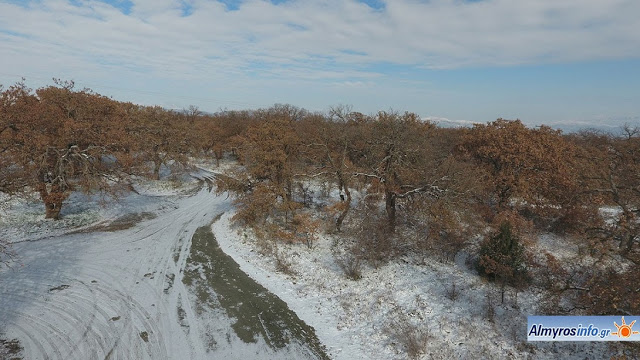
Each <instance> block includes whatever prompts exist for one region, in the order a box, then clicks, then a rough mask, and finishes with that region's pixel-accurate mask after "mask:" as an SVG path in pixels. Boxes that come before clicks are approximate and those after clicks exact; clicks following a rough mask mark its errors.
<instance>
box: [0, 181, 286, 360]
mask: <svg viewBox="0 0 640 360" xmlns="http://www.w3.org/2000/svg"><path fill="white" fill-rule="evenodd" d="M167 203H168V204H169V206H168V210H166V209H165V210H166V211H164V212H161V213H160V214H158V216H157V217H155V218H153V219H150V220H145V221H142V222H141V223H139V224H137V225H135V226H133V227H131V228H129V229H124V230H118V231H110V232H106V231H92V232H81V233H75V234H67V235H63V236H56V237H49V238H44V239H40V240H37V241H24V242H20V243H17V244H14V249H15V250H16V252H17V253H18V254H19V256H20V258H19V264H14V265H13V267H12V268H10V269H6V268H5V269H0V335H2V337H4V338H5V339H18V340H19V341H20V345H21V346H22V347H23V348H24V350H23V353H22V356H24V358H25V359H205V358H219V357H226V358H246V357H247V355H250V357H252V358H254V357H261V358H262V357H271V356H270V355H273V354H274V350H272V349H270V348H269V347H268V346H266V345H265V343H264V341H261V340H260V339H256V341H255V343H253V344H246V343H245V342H243V341H240V340H239V339H238V337H237V336H235V334H234V333H233V331H232V330H231V324H232V322H233V319H230V318H228V317H227V316H223V315H224V312H221V311H211V310H208V312H207V311H204V310H206V309H204V310H203V309H196V305H195V304H196V295H194V289H193V288H190V287H186V286H185V284H184V283H183V275H184V269H185V267H186V266H187V260H188V258H189V254H190V247H191V243H192V242H191V239H192V236H193V235H194V233H195V232H196V230H197V229H198V228H200V227H203V226H208V225H209V224H210V223H211V221H212V220H213V219H214V218H215V217H216V215H219V214H221V213H223V212H225V211H227V210H228V209H229V208H230V201H229V200H227V199H225V198H224V197H215V196H214V195H212V194H211V193H210V192H209V191H207V189H206V188H205V187H204V186H203V188H202V189H201V190H200V191H198V192H197V193H193V194H191V195H190V196H179V197H174V198H172V199H169V200H167ZM190 266H193V264H191V265H190ZM196 266H197V265H196ZM213 300H215V299H213ZM203 311H204V312H203ZM211 322H216V326H213V327H212V326H210V325H211V324H210V323H211ZM212 328H215V329H218V331H219V332H223V333H222V334H216V337H217V338H225V339H226V342H225V343H220V342H218V343H217V344H216V346H214V347H212V346H211V344H206V339H210V338H211V334H206V333H204V332H205V331H210V329H212ZM225 332H226V333H225ZM286 354H289V355H291V356H292V357H293V356H294V355H293V353H292V352H291V350H287V353H286ZM286 354H281V355H286Z"/></svg>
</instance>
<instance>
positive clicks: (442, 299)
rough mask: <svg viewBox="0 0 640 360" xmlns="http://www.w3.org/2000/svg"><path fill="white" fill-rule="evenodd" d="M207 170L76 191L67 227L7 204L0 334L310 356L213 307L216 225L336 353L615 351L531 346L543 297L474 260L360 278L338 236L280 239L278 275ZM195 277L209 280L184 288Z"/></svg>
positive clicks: (56, 345) (75, 350)
mask: <svg viewBox="0 0 640 360" xmlns="http://www.w3.org/2000/svg"><path fill="white" fill-rule="evenodd" d="M210 166H211V164H201V166H200V168H201V169H202V168H208V167H210ZM205 176H208V175H207V171H205V170H201V171H200V173H199V174H198V177H200V178H201V181H197V180H193V181H192V182H190V183H187V184H183V185H181V186H175V184H172V183H170V182H160V183H158V182H153V183H144V185H139V186H137V187H136V189H137V191H138V192H139V194H130V195H128V196H126V197H124V198H122V199H120V201H119V202H117V203H115V202H113V203H108V205H107V206H106V207H104V208H100V207H97V206H96V201H97V200H96V199H95V198H94V197H85V196H81V195H74V197H72V198H71V199H69V202H68V204H67V206H66V208H65V209H64V210H63V214H62V215H63V220H61V221H58V222H55V221H45V220H44V218H43V215H42V213H43V208H42V207H41V205H40V204H39V202H38V201H37V199H35V198H34V199H32V201H23V200H17V199H6V198H5V199H0V200H2V201H0V204H2V205H0V236H2V237H3V238H6V239H10V240H11V241H12V242H14V249H15V250H16V252H17V254H18V257H17V259H16V262H15V263H14V264H13V265H12V268H9V269H7V268H3V269H0V340H6V341H11V340H12V339H18V340H19V342H20V346H22V347H23V350H22V353H21V356H22V357H23V358H24V359H107V358H108V359H208V358H229V359H250V358H277V359H282V358H300V357H301V356H306V355H308V354H309V352H308V351H305V350H304V349H303V348H302V347H300V346H291V347H287V348H285V349H283V350H274V349H273V348H271V347H269V346H268V344H267V342H269V339H266V340H265V339H262V338H259V337H258V338H256V340H255V341H254V342H250V343H246V342H245V341H242V339H240V338H239V337H238V336H237V334H236V333H235V332H234V331H232V328H233V326H234V324H237V321H238V319H237V317H238V316H236V318H234V317H233V316H229V314H228V313H225V311H223V310H224V309H223V307H222V306H219V305H220V304H221V302H220V301H219V299H218V300H216V298H215V294H210V295H212V296H211V298H207V299H208V300H207V302H208V303H210V304H213V305H211V306H209V307H207V306H203V305H202V303H203V298H202V296H203V295H202V294H203V293H207V292H208V291H209V290H210V289H208V290H207V291H204V292H203V291H201V289H200V288H198V287H202V286H204V285H206V284H207V281H208V279H207V277H208V276H210V273H211V271H213V270H215V266H214V264H211V263H209V264H207V263H206V262H202V263H200V264H193V263H189V261H190V260H191V257H193V256H194V252H193V251H192V250H193V249H192V242H191V240H192V237H193V235H194V234H195V233H196V232H197V231H198V229H202V227H208V226H211V229H212V231H213V234H214V235H215V238H216V239H217V241H218V243H219V245H220V247H221V248H222V250H223V251H224V252H225V253H227V254H229V255H231V257H232V258H233V259H235V261H236V262H237V263H238V264H240V268H241V269H242V270H243V271H244V272H245V273H247V274H248V275H249V276H250V277H251V278H253V279H255V280H256V281H257V282H258V283H260V284H262V285H263V286H264V287H265V288H267V289H268V290H270V291H271V292H272V293H274V294H276V295H277V296H279V297H280V298H281V299H282V300H284V301H285V302H286V303H287V304H288V306H289V307H290V308H291V309H292V310H293V311H295V313H296V314H297V315H298V316H299V317H300V318H301V319H302V320H303V321H304V322H306V323H307V324H309V325H311V326H312V327H314V328H315V332H316V334H317V335H318V338H319V339H320V340H321V341H322V343H323V344H324V345H325V346H326V348H327V352H328V354H329V356H330V357H331V358H334V359H404V358H406V357H407V352H408V350H410V349H409V348H410V346H411V343H412V341H413V342H414V343H415V342H418V343H420V342H421V341H424V343H425V344H426V347H425V348H426V352H425V353H424V354H423V355H422V358H424V359H432V358H434V359H440V358H447V359H448V358H456V359H468V358H472V357H475V358H514V359H520V358H532V359H539V358H540V359H557V358H576V359H584V358H590V359H591V358H608V357H609V356H608V355H610V354H609V351H610V349H609V348H608V346H607V345H606V344H604V343H564V344H558V343H540V344H536V345H533V344H530V343H527V342H526V336H525V332H526V330H525V329H526V316H527V315H537V314H538V313H537V308H536V306H537V304H538V302H539V301H540V299H541V297H542V296H543V295H542V294H539V293H535V292H532V291H528V292H524V293H520V294H519V295H518V298H517V302H516V300H515V298H514V296H513V294H511V293H509V294H507V300H506V302H505V304H500V295H499V291H498V290H497V289H496V288H495V286H494V285H493V284H490V283H487V282H485V281H483V280H482V279H481V278H479V277H478V276H477V275H476V274H474V273H473V272H472V271H471V270H469V269H468V267H467V266H466V265H465V264H464V260H465V259H464V258H465V256H464V254H460V255H459V256H458V257H457V258H456V261H454V262H453V263H441V262H438V261H435V260H433V259H429V258H414V257H405V258H402V259H400V260H396V261H393V262H391V263H389V264H387V265H384V266H381V267H380V268H378V269H375V268H372V267H367V266H365V267H364V268H363V273H362V275H363V276H362V279H361V280H359V281H352V280H348V279H347V278H346V277H345V276H344V274H343V271H342V269H341V268H340V267H339V266H338V265H337V263H336V261H335V256H334V255H335V251H336V249H335V247H334V246H333V244H334V243H335V240H337V239H336V238H335V237H332V236H328V235H323V236H321V237H320V239H319V240H318V241H317V242H316V244H315V247H314V248H313V249H308V248H307V247H306V246H305V245H302V244H291V245H287V244H277V245H276V246H277V251H278V252H279V254H280V256H281V258H283V259H285V260H286V261H287V262H288V263H289V265H290V269H291V270H292V271H293V273H294V274H288V275H287V274H283V273H281V272H278V271H277V264H276V262H275V260H274V259H273V257H271V256H265V255H262V254H261V253H260V252H259V251H258V249H259V246H258V244H257V242H256V240H255V238H254V237H253V236H252V234H251V232H249V231H246V230H244V229H239V228H236V227H234V225H232V224H231V221H230V218H231V216H232V215H233V209H232V208H231V202H230V200H229V199H228V198H227V197H225V196H224V195H223V196H218V197H216V196H214V195H213V194H211V193H210V192H209V191H208V186H207V185H208V184H207V183H206V182H204V181H202V178H204V177H205ZM220 214H222V216H220V217H219V218H218V215H220ZM216 219H217V220H216ZM214 220H215V221H214ZM212 221H214V222H213V224H212V225H211V222H212ZM538 246H540V247H541V248H544V249H547V250H554V249H556V250H557V251H556V252H555V254H556V255H557V256H558V258H560V259H570V258H571V254H572V253H574V252H575V251H576V250H575V249H574V248H572V247H571V246H569V245H567V244H566V243H563V242H562V241H561V240H559V239H557V238H554V237H550V236H546V237H543V238H541V239H540V242H539V244H538ZM185 273H187V274H197V277H198V278H200V279H201V280H202V281H199V280H198V279H197V278H192V279H189V280H188V281H186V283H190V284H192V285H185V281H183V280H185ZM194 279H195V280H194ZM452 284H455V286H456V290H455V291H453V287H452ZM205 296H207V295H206V294H205ZM257 296H258V297H262V295H260V292H257ZM260 314H261V313H258V314H257V316H258V318H260ZM212 344H215V346H212ZM0 345H1V344H0ZM0 347H1V346H0ZM2 356H3V355H2V352H1V351H0V358H2Z"/></svg>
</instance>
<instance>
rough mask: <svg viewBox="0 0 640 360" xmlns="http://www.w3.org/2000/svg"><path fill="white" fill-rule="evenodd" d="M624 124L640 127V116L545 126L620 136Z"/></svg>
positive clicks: (455, 123)
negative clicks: (591, 130) (590, 130)
mask: <svg viewBox="0 0 640 360" xmlns="http://www.w3.org/2000/svg"><path fill="white" fill-rule="evenodd" d="M423 120H429V121H433V122H435V123H436V124H438V126H441V127H445V128H454V127H472V126H473V124H481V123H480V122H474V121H469V120H451V119H447V118H442V117H435V116H427V117H424V118H423ZM624 124H629V125H630V126H632V127H640V116H635V117H626V118H618V119H606V120H605V119H603V120H600V121H598V120H594V121H558V122H550V123H547V124H545V125H547V126H550V127H551V128H553V129H558V130H562V132H564V133H574V132H578V131H581V130H586V129H593V130H597V131H602V132H607V133H610V134H620V133H621V128H622V126H623V125H624ZM525 125H527V126H529V127H535V126H532V125H530V124H526V123H525Z"/></svg>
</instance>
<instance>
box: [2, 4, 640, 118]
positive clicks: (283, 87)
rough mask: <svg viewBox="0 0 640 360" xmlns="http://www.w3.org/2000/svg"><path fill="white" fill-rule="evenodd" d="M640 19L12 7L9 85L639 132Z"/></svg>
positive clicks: (145, 99)
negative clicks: (68, 84) (61, 85)
mask: <svg viewBox="0 0 640 360" xmlns="http://www.w3.org/2000/svg"><path fill="white" fill-rule="evenodd" d="M639 16H640V1H638V0H526V1H525V0H522V1H518V0H388V1H385V0H341V1H339V0H325V1H311V0H286V1H282V0H278V1H276V0H272V1H268V0H226V1H216V0H0V84H3V85H5V87H6V86H7V85H11V84H13V83H15V82H16V81H17V80H19V79H20V78H21V77H25V78H26V80H27V84H28V85H29V86H31V87H34V88H37V87H39V86H43V85H49V84H51V83H52V81H51V78H52V77H56V78H62V79H73V80H75V81H76V83H77V84H79V85H80V86H82V87H89V88H92V89H93V90H95V91H97V92H99V93H101V94H104V95H108V96H112V97H113V98H115V99H118V100H126V101H132V102H136V103H141V104H157V105H162V106H165V107H170V108H185V107H188V106H189V105H196V106H198V107H199V108H200V109H202V110H206V111H217V110H220V109H244V108H258V107H268V106H270V105H272V104H274V103H289V104H293V105H296V106H300V107H304V108H307V109H309V110H319V111H323V110H327V109H328V108H329V107H330V106H332V105H337V104H347V105H352V106H353V108H354V110H358V111H361V112H364V113H373V112H375V111H377V110H388V109H390V108H392V109H395V110H402V111H404V110H408V111H413V112H416V113H418V114H419V115H421V116H423V117H433V118H447V119H452V120H464V121H476V122H486V121H491V120H494V119H496V118H498V117H503V118H509V119H514V118H520V119H522V120H523V121H524V122H525V123H528V124H540V123H547V124H548V123H557V122H581V123H585V124H603V123H606V124H613V125H618V124H621V123H624V122H631V123H634V122H640V20H638V19H639Z"/></svg>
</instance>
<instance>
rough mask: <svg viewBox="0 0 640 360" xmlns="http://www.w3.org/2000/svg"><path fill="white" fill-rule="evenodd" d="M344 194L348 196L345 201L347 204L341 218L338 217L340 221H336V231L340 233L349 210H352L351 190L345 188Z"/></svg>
mask: <svg viewBox="0 0 640 360" xmlns="http://www.w3.org/2000/svg"><path fill="white" fill-rule="evenodd" d="M344 193H345V194H346V195H347V199H346V200H345V201H346V204H345V207H344V209H342V212H341V213H340V216H338V219H336V230H337V231H338V232H340V227H341V226H342V222H343V221H344V219H345V218H346V217H347V213H348V212H349V209H351V192H350V191H349V188H347V187H346V186H345V187H344Z"/></svg>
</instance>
